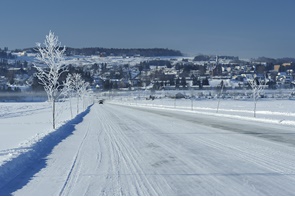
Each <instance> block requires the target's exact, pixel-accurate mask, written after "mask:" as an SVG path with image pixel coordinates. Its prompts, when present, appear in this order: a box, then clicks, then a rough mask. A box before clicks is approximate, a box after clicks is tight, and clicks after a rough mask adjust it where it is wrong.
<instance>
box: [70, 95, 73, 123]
mask: <svg viewBox="0 0 295 197" xmlns="http://www.w3.org/2000/svg"><path fill="white" fill-rule="evenodd" d="M70 109H71V118H73V109H72V97H70Z"/></svg>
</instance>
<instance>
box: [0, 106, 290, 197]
mask: <svg viewBox="0 0 295 197" xmlns="http://www.w3.org/2000/svg"><path fill="white" fill-rule="evenodd" d="M69 128H71V127H69ZM294 137H295V132H294V128H292V126H282V125H275V124H273V125H272V124H266V123H257V122H251V121H246V120H235V119H231V118H226V117H218V118H217V117H214V116H206V115H201V114H193V113H185V112H177V111H171V110H165V109H148V108H140V107H127V106H120V105H113V104H105V105H98V104H95V105H93V106H92V107H91V108H90V111H89V113H88V114H86V115H85V116H84V117H83V121H81V122H79V123H77V124H75V125H74V126H73V131H72V132H71V134H69V135H68V136H67V137H65V138H64V139H63V140H62V141H61V142H59V143H57V144H56V145H55V146H53V148H52V149H51V150H50V152H49V153H48V154H46V155H45V156H40V157H37V158H34V162H32V163H33V164H32V165H30V166H27V167H26V168H24V169H23V170H22V172H21V173H19V174H18V175H17V176H16V177H14V178H13V179H12V180H11V181H10V182H8V183H7V184H6V185H5V186H4V187H2V188H1V194H4V195H40V196H43V195H82V196H84V195H116V196H117V195H130V196H132V195H168V196H170V195H171V196H172V195H196V196H199V195H295V187H294V185H295V140H294V139H295V138H294Z"/></svg>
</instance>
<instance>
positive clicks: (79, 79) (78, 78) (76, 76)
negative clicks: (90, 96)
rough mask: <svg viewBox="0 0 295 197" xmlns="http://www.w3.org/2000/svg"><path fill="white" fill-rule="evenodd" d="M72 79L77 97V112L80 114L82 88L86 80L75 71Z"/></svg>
mask: <svg viewBox="0 0 295 197" xmlns="http://www.w3.org/2000/svg"><path fill="white" fill-rule="evenodd" d="M72 79H73V88H74V91H75V93H76V98H77V114H79V100H80V98H81V95H82V93H81V88H82V86H83V85H84V80H83V79H82V77H81V75H80V74H78V73H74V74H73V76H72Z"/></svg>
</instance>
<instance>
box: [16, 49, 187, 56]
mask: <svg viewBox="0 0 295 197" xmlns="http://www.w3.org/2000/svg"><path fill="white" fill-rule="evenodd" d="M15 51H27V52H32V53H35V52H36V51H35V50H34V48H26V49H23V50H15ZM66 55H68V56H70V55H86V56H89V55H101V56H110V55H114V56H144V57H159V56H183V54H182V53H181V52H180V51H178V50H173V49H167V48H166V49H164V48H130V49H127V48H102V47H87V48H72V47H66Z"/></svg>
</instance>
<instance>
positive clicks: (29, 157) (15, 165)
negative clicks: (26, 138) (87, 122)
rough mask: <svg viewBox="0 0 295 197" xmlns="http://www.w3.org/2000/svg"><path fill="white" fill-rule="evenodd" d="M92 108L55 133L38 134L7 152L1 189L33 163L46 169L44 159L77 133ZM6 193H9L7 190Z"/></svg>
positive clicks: (0, 167) (0, 173) (1, 170)
mask: <svg viewBox="0 0 295 197" xmlns="http://www.w3.org/2000/svg"><path fill="white" fill-rule="evenodd" d="M90 107H91V106H89V107H88V108H87V109H86V110H85V111H84V112H82V113H80V114H78V115H77V116H76V117H75V118H74V119H72V120H70V121H68V122H66V123H65V124H64V125H62V126H60V127H59V128H58V129H56V130H55V131H52V132H50V133H47V134H43V135H42V134H41V135H40V134H37V135H36V136H35V137H34V138H33V139H32V140H31V141H30V142H28V143H27V144H23V145H22V146H20V147H18V148H15V149H11V150H6V151H9V153H8V155H9V159H8V160H6V161H5V162H3V163H2V165H0V188H1V187H2V186H3V185H5V184H7V183H8V182H9V181H10V180H12V179H13V178H14V177H16V176H18V175H20V174H22V173H23V172H25V169H26V168H29V167H30V165H31V164H33V163H38V164H39V169H42V168H43V167H45V166H46V161H45V160H43V159H42V158H44V157H45V156H46V155H48V154H49V153H50V152H51V151H52V150H53V148H54V147H55V146H56V145H57V144H59V143H60V142H61V141H62V140H63V139H65V138H67V137H68V136H69V135H71V134H72V133H73V132H74V131H75V125H76V124H79V123H80V122H82V121H83V117H84V116H85V115H86V114H88V113H89V111H90ZM2 154H3V152H2ZM0 156H1V155H0ZM24 176H25V177H23V179H25V178H26V177H30V175H26V174H25V175H24ZM6 192H8V191H7V190H6ZM8 194H9V193H8ZM8 194H2V193H1V189H0V195H8Z"/></svg>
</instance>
